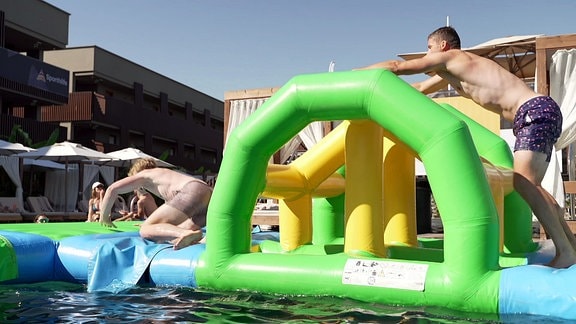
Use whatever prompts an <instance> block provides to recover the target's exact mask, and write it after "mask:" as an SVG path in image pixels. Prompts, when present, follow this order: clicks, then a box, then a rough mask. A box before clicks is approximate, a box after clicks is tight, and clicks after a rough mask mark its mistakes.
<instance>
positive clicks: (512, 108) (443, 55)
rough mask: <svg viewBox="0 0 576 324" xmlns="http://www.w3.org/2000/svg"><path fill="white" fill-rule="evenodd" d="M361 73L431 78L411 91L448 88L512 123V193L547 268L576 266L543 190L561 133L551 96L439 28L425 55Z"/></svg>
mask: <svg viewBox="0 0 576 324" xmlns="http://www.w3.org/2000/svg"><path fill="white" fill-rule="evenodd" d="M362 69H387V70H390V71H391V72H393V73H395V74H397V75H406V74H416V73H427V74H428V73H431V72H433V74H434V75H433V76H432V77H430V78H429V79H427V80H424V81H422V82H417V83H414V84H412V86H413V87H414V88H416V89H418V90H419V91H421V92H422V93H425V94H429V93H433V92H436V91H438V90H441V89H445V88H446V87H447V86H448V84H450V85H451V86H452V87H453V88H454V89H455V90H456V91H458V93H459V94H460V95H462V96H463V97H466V98H470V99H472V100H474V102H476V103H477V104H478V105H480V106H482V107H484V108H485V109H488V110H490V111H493V112H495V113H498V114H500V115H501V116H502V117H503V118H504V119H506V120H508V121H510V122H513V123H514V134H515V135H516V137H517V139H516V146H515V148H514V189H515V190H516V191H517V192H518V193H519V194H520V195H521V196H522V198H524V200H525V201H526V202H527V203H528V205H530V208H532V211H533V212H534V215H536V217H537V218H538V220H539V221H540V224H541V225H542V226H543V227H544V229H545V230H546V232H547V233H548V235H550V238H551V239H552V241H553V242H554V245H555V246H556V256H555V257H554V259H553V260H552V261H551V262H550V264H549V265H550V266H552V267H556V268H567V267H570V266H571V265H573V264H575V263H576V239H575V237H574V234H573V233H572V231H571V230H570V228H569V227H568V225H567V224H566V221H565V220H564V210H563V208H561V207H560V206H559V205H558V203H557V202H556V200H555V199H554V197H552V195H550V193H548V192H547V191H546V190H545V189H544V188H542V179H543V178H544V174H545V173H546V169H547V168H548V163H549V162H550V156H551V154H552V152H553V151H554V149H553V148H554V143H555V142H556V140H557V139H558V137H559V135H560V133H561V131H562V114H561V113H560V109H559V108H558V105H557V104H556V103H555V102H554V100H552V99H551V98H550V97H547V96H542V95H541V94H538V93H536V92H534V91H533V90H532V89H530V88H529V87H528V86H527V85H526V84H525V83H524V82H523V81H522V80H521V79H519V78H518V77H516V76H515V75H514V74H512V73H510V72H509V71H508V70H506V69H504V68H503V67H501V66H500V65H499V64H498V63H496V62H494V61H493V60H490V59H487V58H484V57H481V56H478V55H475V54H473V53H469V52H466V51H462V50H461V49H460V37H459V36H458V33H457V32H456V30H454V28H452V27H441V28H438V29H437V30H435V31H434V32H432V33H431V34H430V35H428V52H427V53H426V55H425V56H423V57H421V58H417V59H413V60H408V61H398V60H390V61H383V62H379V63H375V64H372V65H369V66H366V67H363V68H360V69H359V70H362Z"/></svg>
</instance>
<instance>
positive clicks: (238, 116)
mask: <svg viewBox="0 0 576 324" xmlns="http://www.w3.org/2000/svg"><path fill="white" fill-rule="evenodd" d="M267 99H268V98H255V99H238V100H231V104H230V117H229V122H228V129H227V132H226V134H227V136H230V133H231V132H232V131H233V130H234V129H235V128H236V127H238V125H240V123H242V122H243V121H244V120H245V119H246V118H248V116H250V115H251V114H252V113H253V112H254V111H256V109H258V108H259V107H260V106H262V105H263V104H264V103H265V102H266V100H267ZM324 135H325V134H324V129H323V126H322V122H313V123H310V124H309V125H308V126H307V127H305V128H304V129H302V131H300V133H298V136H296V137H294V138H293V139H292V140H290V141H289V142H288V143H287V144H286V145H284V146H283V147H282V149H280V161H281V162H282V163H284V162H286V161H287V160H288V159H289V158H290V156H292V154H294V153H295V152H296V150H297V148H298V146H300V144H304V146H305V147H306V149H310V148H311V147H312V146H314V145H315V144H316V143H318V141H320V140H321V139H322V138H323V137H324ZM227 141H228V138H226V142H227Z"/></svg>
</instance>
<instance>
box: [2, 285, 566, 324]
mask: <svg viewBox="0 0 576 324" xmlns="http://www.w3.org/2000/svg"><path fill="white" fill-rule="evenodd" d="M534 321H538V322H542V323H550V322H554V321H552V320H551V319H550V318H536V317H527V316H523V317H519V316H510V317H507V318H506V319H505V320H502V319H498V318H495V317H494V316H493V315H485V316H481V315H479V314H461V313H455V312H453V311H446V310H439V309H430V308H426V309H425V308H421V309H416V308H412V309H409V310H408V309H406V308H399V307H393V306H386V305H380V304H371V303H365V302H358V301H353V300H349V299H340V298H332V297H306V296H291V297H286V296H276V295H261V294H252V293H246V292H214V291H200V290H194V289H191V288H174V287H170V288H158V287H156V288H134V289H131V290H128V291H126V292H123V293H120V294H110V293H87V292H86V288H85V286H83V285H76V284H70V283H59V282H58V283H41V284H34V285H10V286H0V322H2V323H163V322H166V323H173V322H196V323H207V322H210V323H215V322H218V323H471V322H472V323H501V322H506V323H526V322H534ZM556 322H557V323H562V321H556Z"/></svg>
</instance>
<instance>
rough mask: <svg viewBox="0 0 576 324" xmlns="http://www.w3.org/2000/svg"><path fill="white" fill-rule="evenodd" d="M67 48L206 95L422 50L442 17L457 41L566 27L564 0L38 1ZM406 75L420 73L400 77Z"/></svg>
mask: <svg viewBox="0 0 576 324" xmlns="http://www.w3.org/2000/svg"><path fill="white" fill-rule="evenodd" d="M46 2H48V3H50V4H52V5H54V6H56V7H58V8H60V9H62V10H64V11H66V12H68V13H69V14H70V20H69V40H68V47H77V46H92V45H96V46H98V47H101V48H103V49H105V50H107V51H110V52H112V53H114V54H116V55H119V56H121V57H123V58H125V59H127V60H129V61H132V62H134V63H136V64H139V65H141V66H144V67H146V68H148V69H151V70H153V71H155V72H157V73H160V74H162V75H164V76H166V77H169V78H171V79H173V80H175V81H177V82H180V83H182V84H185V85H187V86H189V87H192V88H194V89H196V90H198V91H200V92H203V93H205V94H207V95H209V96H212V97H214V98H217V99H220V100H224V96H225V93H226V92H228V91H236V90H246V89H259V88H273V87H280V86H282V85H284V84H285V83H286V82H288V81H289V80H290V79H291V78H292V77H294V76H296V75H300V74H309V73H323V72H327V71H328V68H329V66H330V62H331V61H334V62H335V63H334V71H346V70H351V69H353V68H356V67H361V66H365V65H369V64H372V63H376V62H379V61H383V60H389V59H399V57H398V54H402V53H412V52H423V51H425V50H426V38H427V36H428V34H429V33H430V32H432V31H433V30H434V29H436V28H438V27H441V26H445V25H446V23H447V17H449V22H450V25H451V26H453V27H454V28H456V30H457V31H458V33H459V34H460V38H461V40H462V47H464V48H465V47H471V46H474V45H477V44H479V43H483V42H485V41H488V40H491V39H494V38H500V37H506V36H516V35H547V36H553V35H561V34H573V33H576V24H574V13H575V12H576V1H574V0H547V1H543V0H539V1H535V0H514V1H512V0H483V1H475V0H467V1H465V0H436V1H429V0H428V1H425V0H403V1H388V0H354V1H352V0H349V1H345V0H284V1H278V0H245V1H242V0H203V1H202V0H121V1H119V0H98V1H78V0H47V1H46ZM406 78H407V81H409V82H411V81H415V80H419V79H423V78H425V76H409V77H406Z"/></svg>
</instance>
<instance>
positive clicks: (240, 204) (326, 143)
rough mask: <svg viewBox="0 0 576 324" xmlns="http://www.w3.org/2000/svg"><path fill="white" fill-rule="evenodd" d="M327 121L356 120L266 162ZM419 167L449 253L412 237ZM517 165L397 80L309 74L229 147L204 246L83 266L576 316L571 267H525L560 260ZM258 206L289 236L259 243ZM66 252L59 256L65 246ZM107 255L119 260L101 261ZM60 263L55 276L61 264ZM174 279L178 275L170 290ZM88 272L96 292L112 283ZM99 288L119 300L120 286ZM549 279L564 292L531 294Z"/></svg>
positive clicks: (125, 243) (201, 281) (129, 243)
mask: <svg viewBox="0 0 576 324" xmlns="http://www.w3.org/2000/svg"><path fill="white" fill-rule="evenodd" d="M318 120H322V121H324V120H326V121H328V120H344V121H345V122H343V123H342V124H341V125H340V126H338V127H337V128H336V129H335V130H334V131H333V132H332V133H330V134H329V135H328V136H326V138H324V139H323V140H322V141H321V142H319V143H318V144H317V145H316V146H315V147H313V148H312V149H310V150H309V151H308V152H307V153H305V154H304V155H302V156H301V157H299V158H298V159H297V160H296V161H294V162H293V163H292V164H290V165H288V166H278V165H268V161H269V159H270V157H271V156H272V154H273V153H274V152H276V151H277V150H278V149H279V148H280V147H281V146H282V145H283V144H284V143H286V142H287V141H288V140H289V139H290V138H292V137H293V136H295V135H296V134H297V133H298V132H299V131H300V130H301V129H302V128H304V127H305V126H306V125H307V124H308V123H310V122H312V121H318ZM414 157H417V158H419V159H420V160H421V161H422V162H423V164H424V166H425V168H426V172H427V175H428V179H429V182H430V186H431V189H432V192H433V194H434V197H435V200H436V203H437V206H438V209H439V211H440V214H441V216H442V221H443V226H444V234H445V235H444V241H443V244H442V246H441V248H438V247H436V246H434V247H426V246H424V245H423V244H422V242H420V241H418V239H417V237H416V236H415V215H414V214H415V212H414V205H415V202H414V200H415V199H414V190H413V188H414V176H413V170H412V171H411V170H410V169H411V168H412V169H413V165H411V166H406V165H407V163H406V161H410V160H412V161H413V158H414ZM511 166H512V155H511V153H510V150H509V148H508V146H507V145H506V143H505V142H504V141H503V140H502V139H500V138H499V137H498V136H496V135H494V134H492V133H490V132H489V131H487V130H486V129H484V128H483V127H481V126H480V125H478V124H476V123H474V122H473V121H471V120H469V119H468V118H466V116H463V115H461V114H459V113H458V111H457V110H455V109H453V108H452V107H450V106H446V105H438V104H436V103H435V102H434V101H433V100H431V99H430V98H428V97H426V96H424V95H422V94H420V93H419V92H417V91H416V90H415V89H413V88H412V87H411V86H410V85H408V84H407V83H405V82H404V81H402V80H401V79H399V78H398V77H396V76H395V75H394V74H392V73H390V72H388V71H383V70H371V71H353V72H337V73H327V74H317V75H302V76H297V77H295V78H293V79H292V80H291V81H290V82H288V83H287V84H286V85H285V86H284V87H282V88H281V89H280V90H279V91H278V92H277V93H276V94H275V95H274V96H273V97H272V98H270V99H269V100H268V101H267V102H266V103H265V104H264V105H263V106H262V107H261V108H260V109H258V110H257V111H256V112H255V113H254V114H252V115H251V116H250V117H249V118H248V119H246V121H245V122H244V123H243V124H242V125H240V126H239V127H238V128H237V129H235V130H234V132H233V133H232V134H230V137H229V139H228V143H227V146H226V152H225V154H224V160H223V162H222V166H221V169H220V172H219V176H218V182H217V184H216V187H215V189H214V194H213V196H212V200H211V203H210V206H209V209H208V221H207V229H208V230H209V232H208V235H207V244H206V245H205V246H204V245H196V246H192V247H189V248H186V249H183V250H181V251H173V250H171V249H169V248H167V247H163V246H160V247H159V246H157V245H150V244H149V243H147V242H143V241H142V240H141V239H139V238H138V237H135V236H130V237H129V238H128V239H126V238H125V237H124V236H125V235H126V234H116V237H115V238H111V237H104V238H94V237H89V238H88V239H84V240H82V242H86V243H85V245H84V243H82V244H81V243H79V242H74V243H73V244H72V246H74V247H75V249H76V250H75V252H74V255H78V256H86V257H87V258H89V261H86V262H81V263H82V264H83V263H86V264H89V263H90V262H92V261H91V260H96V259H98V260H102V261H103V262H105V264H106V262H108V263H107V266H108V268H111V264H116V265H119V266H117V268H119V269H122V266H123V265H125V266H126V267H132V268H138V269H142V268H143V267H142V266H141V265H142V264H144V265H145V266H144V267H147V268H149V272H150V276H149V277H148V278H145V277H144V275H145V274H143V276H142V277H140V278H127V279H126V281H127V283H128V284H139V283H140V281H141V280H145V281H146V280H147V281H148V283H153V284H157V283H158V282H162V281H163V282H170V283H171V284H184V285H189V286H193V287H196V286H197V287H207V288H211V289H219V290H237V289H241V290H250V291H255V292H266V293H275V294H278V293H279V294H309V295H332V296H341V297H348V298H354V299H358V300H364V301H368V302H379V303H386V304H395V305H427V306H439V307H447V308H452V309H457V310H462V311H471V312H481V313H492V314H498V313H500V314H509V313H527V314H540V315H552V314H550V313H549V312H553V315H555V316H560V317H563V318H570V319H576V311H575V310H576V307H573V306H575V305H574V302H573V301H572V300H574V293H573V291H576V289H575V288H576V287H573V286H574V285H572V284H570V282H574V281H570V280H565V278H566V277H570V276H574V275H573V274H571V272H574V271H576V270H572V269H566V270H556V269H551V268H548V267H544V266H538V265H529V263H531V262H535V260H538V261H537V262H547V261H548V260H550V259H551V257H552V256H553V249H552V250H546V251H544V250H545V249H542V247H541V246H540V245H538V244H536V243H534V242H533V241H532V236H531V235H532V228H531V212H530V210H529V208H528V207H527V205H526V203H525V202H524V201H523V200H522V199H521V198H520V197H519V195H518V194H517V193H516V192H515V191H514V190H513V188H512V187H511V173H510V168H511ZM262 195H264V196H269V197H275V198H278V199H279V200H280V234H279V238H278V237H276V236H274V235H272V236H271V237H261V238H256V239H255V237H254V234H253V233H251V215H252V213H253V209H254V205H255V201H256V199H257V198H258V197H259V196H262ZM0 235H1V234H0ZM113 236H114V235H113ZM71 240H73V239H71ZM80 240H81V239H80ZM6 241H8V242H10V243H12V242H14V241H17V240H16V239H15V238H14V236H13V235H12V236H10V237H9V238H8V239H7V240H6ZM63 241H64V240H62V241H57V242H55V244H56V245H60V246H62V245H63V244H64V243H66V244H68V242H69V241H68V240H67V241H66V242H64V243H63ZM104 245H107V246H104ZM82 246H85V247H84V248H80V247H82ZM79 248H80V250H78V249H79ZM21 250H26V249H25V248H22V249H21ZM96 250H98V251H109V252H101V253H102V256H103V257H100V256H99V255H98V254H100V253H94V251H96ZM61 251H66V249H58V250H57V253H56V254H54V260H55V264H58V262H60V263H62V260H63V259H65V257H63V256H61V255H60V253H61ZM72 251H74V250H72ZM117 251H121V253H120V252H117ZM544 252H546V253H544ZM119 255H131V257H126V258H120V257H118V256H119ZM16 258H18V253H16ZM130 258H132V259H134V260H136V259H138V260H144V261H143V262H134V261H130V260H131V259H130ZM57 260H60V261H57ZM111 260H114V262H112V261H111ZM86 268H87V269H98V268H97V267H95V266H87V267H86ZM59 269H61V270H63V271H64V272H66V271H67V273H69V274H70V273H71V271H70V269H69V267H66V266H64V267H63V268H62V267H61V268H59ZM158 269H161V270H158ZM167 269H170V271H171V273H173V274H177V275H173V276H170V278H169V279H168V278H166V277H165V275H166V274H167V273H168V272H169V271H168V270H167ZM102 271H104V270H102ZM120 272H121V271H116V273H120ZM87 273H88V275H86V279H85V280H86V281H87V282H88V283H89V287H91V286H90V280H91V278H93V277H95V276H96V277H98V276H101V274H100V271H94V270H88V271H87ZM153 273H160V274H162V275H159V276H155V275H152V274H153ZM534 275H538V276H539V278H541V279H540V280H534V279H533V277H532V276H534ZM104 277H106V278H107V279H106V278H105V279H106V280H102V282H105V281H110V285H111V286H112V288H113V287H120V288H122V287H123V284H125V283H124V282H123V281H120V282H114V276H104ZM143 278H144V279H143ZM156 278H162V279H156ZM77 280H78V279H77ZM80 280H84V279H83V278H80ZM543 281H545V282H561V281H565V282H564V285H563V286H562V287H558V286H550V287H542V286H536V285H538V283H537V282H543ZM110 285H108V286H105V287H104V288H106V289H108V288H109V286H110ZM520 286H521V287H520ZM96 288H98V287H96ZM528 291H532V293H528ZM534 291H538V294H534V293H533V292H534ZM550 300H554V303H555V304H554V306H553V307H550V302H549V301H550ZM543 305H547V306H548V309H552V310H545V307H543Z"/></svg>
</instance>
